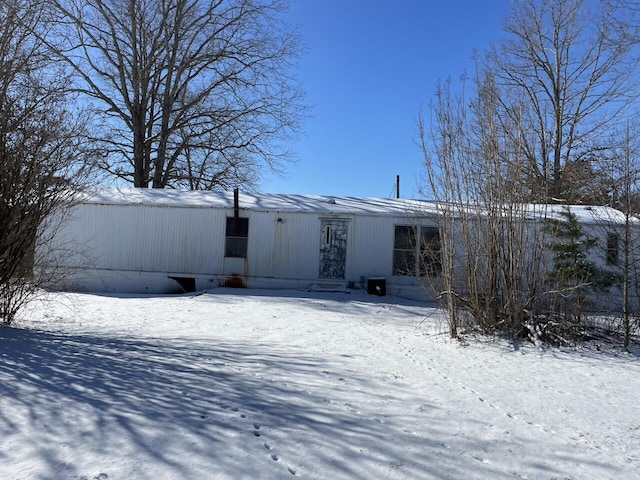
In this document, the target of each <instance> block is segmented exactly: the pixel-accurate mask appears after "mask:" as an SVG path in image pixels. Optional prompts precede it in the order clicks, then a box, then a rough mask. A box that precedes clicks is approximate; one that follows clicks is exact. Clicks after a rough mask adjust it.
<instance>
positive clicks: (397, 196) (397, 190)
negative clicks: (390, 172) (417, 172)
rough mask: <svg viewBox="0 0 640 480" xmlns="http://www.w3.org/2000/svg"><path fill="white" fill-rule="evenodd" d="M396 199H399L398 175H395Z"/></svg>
mask: <svg viewBox="0 0 640 480" xmlns="http://www.w3.org/2000/svg"><path fill="white" fill-rule="evenodd" d="M396 198H400V175H396Z"/></svg>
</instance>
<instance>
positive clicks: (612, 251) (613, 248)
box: [606, 233, 619, 265]
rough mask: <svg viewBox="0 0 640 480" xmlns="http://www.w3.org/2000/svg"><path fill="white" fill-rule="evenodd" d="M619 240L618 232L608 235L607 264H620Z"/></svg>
mask: <svg viewBox="0 0 640 480" xmlns="http://www.w3.org/2000/svg"><path fill="white" fill-rule="evenodd" d="M618 242H619V236H618V234H617V233H610V234H609V235H607V252H606V254H607V265H617V264H618Z"/></svg>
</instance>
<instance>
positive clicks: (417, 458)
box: [0, 289, 640, 480]
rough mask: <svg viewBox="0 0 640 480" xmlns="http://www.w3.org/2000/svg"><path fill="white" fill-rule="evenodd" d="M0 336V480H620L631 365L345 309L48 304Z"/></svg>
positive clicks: (235, 298) (361, 302) (374, 303)
mask: <svg viewBox="0 0 640 480" xmlns="http://www.w3.org/2000/svg"><path fill="white" fill-rule="evenodd" d="M18 327H19V328H3V329H0V336H1V337H2V338H1V339H0V478H2V479H25V480H27V479H28V480H31V479H42V480H45V479H46V480H59V479H78V480H80V479H83V480H93V479H97V480H124V479H127V480H129V479H134V480H135V479H154V480H155V479H176V480H177V479H267V480H268V479H286V478H296V477H299V478H307V479H441V478H451V479H472V478H478V479H480V478H482V479H503V478H529V479H568V478H571V479H576V480H577V479H581V480H582V479H607V478H611V479H636V478H639V475H640V474H639V473H638V472H640V359H639V358H638V356H634V355H630V354H624V353H620V352H617V351H608V352H595V351H591V350H588V349H581V350H548V349H540V348H537V347H534V346H530V345H522V346H520V347H517V348H516V347H514V346H513V345H510V344H509V343H507V342H504V341H498V340H495V341H493V340H492V341H487V340H483V341H477V342H469V343H468V344H460V343H458V342H454V341H452V340H449V339H448V338H447V336H446V335H444V334H442V333H441V332H442V331H444V330H445V327H444V325H443V324H442V320H441V318H440V317H439V314H438V312H436V311H435V310H433V309H429V308H428V307H426V306H425V305H421V304H418V303H412V302H408V301H403V300H399V299H396V298H392V297H385V298H381V299H378V298H376V297H371V296H367V295H365V294H363V293H351V294H345V293H309V292H297V291H285V292H266V291H257V290H227V289H217V290H213V291H211V292H209V293H205V294H202V295H194V296H175V297H168V296H167V297H137V298H124V297H109V296H97V295H60V294H58V295H52V296H51V298H49V300H48V301H46V302H38V303H37V304H35V305H34V306H33V307H32V308H31V310H30V312H25V317H24V318H23V319H22V320H21V321H20V322H19V324H18Z"/></svg>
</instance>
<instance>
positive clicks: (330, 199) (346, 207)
mask: <svg viewBox="0 0 640 480" xmlns="http://www.w3.org/2000/svg"><path fill="white" fill-rule="evenodd" d="M83 203H91V204H101V205H150V206H151V205H155V206H166V207H200V208H203V207H205V208H206V207H208V208H233V192H219V191H202V190H198V191H189V190H161V189H145V188H118V189H116V188H108V189H101V190H97V191H95V192H92V193H91V194H90V195H89V196H88V197H87V198H86V199H85V200H83ZM239 206H240V209H241V210H252V211H275V212H316V213H326V214H339V213H343V214H346V213H362V214H377V215H383V214H387V215H407V214H408V213H412V212H413V213H420V214H423V215H424V214H426V213H428V212H429V211H431V212H435V207H434V204H433V203H432V202H423V201H420V200H407V199H388V198H372V197H342V196H324V195H293V194H272V193H249V192H240V194H239Z"/></svg>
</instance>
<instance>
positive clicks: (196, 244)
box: [46, 188, 624, 303]
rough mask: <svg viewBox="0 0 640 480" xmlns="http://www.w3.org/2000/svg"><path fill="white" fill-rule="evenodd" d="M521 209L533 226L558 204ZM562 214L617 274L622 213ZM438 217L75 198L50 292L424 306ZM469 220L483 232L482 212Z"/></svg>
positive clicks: (417, 207)
mask: <svg viewBox="0 0 640 480" xmlns="http://www.w3.org/2000/svg"><path fill="white" fill-rule="evenodd" d="M524 208H525V212H526V215H525V218H526V219H527V220H526V223H527V224H531V225H532V226H533V229H534V230H536V229H539V226H540V225H541V223H542V221H543V219H544V218H549V217H554V216H555V217H556V218H558V213H559V212H560V211H562V209H564V208H566V207H562V206H559V205H529V206H524ZM569 208H570V209H571V211H572V212H573V213H574V214H575V215H576V216H577V217H578V218H579V220H580V222H581V223H582V224H583V225H584V227H585V230H586V231H588V232H589V234H590V235H592V236H594V237H598V239H599V240H598V244H599V246H598V248H597V249H596V251H595V252H594V253H593V254H592V256H593V260H594V261H595V262H596V263H598V264H600V265H603V266H607V267H608V268H609V267H610V268H616V265H617V264H619V263H620V260H619V258H620V254H619V249H620V245H621V241H620V239H622V238H623V235H622V233H623V231H624V229H623V225H624V216H623V215H622V214H621V213H620V212H618V211H616V210H613V209H610V208H607V207H588V206H572V207H569ZM442 212H443V209H442V208H436V205H435V204H434V203H432V202H426V201H418V200H407V199H385V198H358V197H329V196H318V195H284V194H283V195H276V194H258V193H246V192H240V193H238V192H237V191H236V192H234V193H231V192H208V191H207V192H205V191H178V190H157V189H133V188H129V189H105V190H99V191H98V192H96V193H93V194H91V195H86V196H85V197H83V198H82V199H81V201H80V202H79V203H78V205H77V206H75V207H74V208H73V209H72V211H71V212H70V215H69V218H68V219H67V220H66V221H65V222H64V223H63V224H62V225H61V226H60V227H59V228H58V230H57V231H56V232H55V236H54V238H53V241H52V242H51V244H50V245H47V246H46V248H47V249H50V251H52V252H55V256H54V257H53V258H54V259H55V263H56V264H57V265H56V267H62V270H63V272H64V276H62V277H60V278H61V279H62V280H60V281H58V282H57V284H56V285H55V287H57V288H63V289H71V290H79V291H97V292H118V293H175V292H183V291H196V290H206V289H210V288H215V287H217V286H247V287H252V288H309V287H312V286H319V287H321V288H336V287H347V286H349V287H355V288H366V289H367V290H369V291H372V293H376V292H377V293H379V294H384V293H386V292H387V293H390V294H393V295H397V296H402V297H407V298H421V299H424V298H431V299H433V298H434V295H433V294H432V293H430V292H431V289H430V288H429V287H430V285H431V283H432V282H430V281H429V280H430V279H431V280H433V278H434V277H437V276H438V273H439V271H440V269H441V263H440V262H441V258H440V255H439V251H438V250H439V245H440V240H441V237H442V235H441V234H442V232H440V231H439V229H438V225H441V224H442V222H439V219H440V217H439V215H441V214H442ZM473 217H474V218H475V220H474V222H477V227H478V228H479V229H482V228H483V217H484V214H483V212H482V211H477V212H476V213H475V214H474V215H473ZM455 222H456V221H455V220H454V223H455ZM456 228H458V227H454V233H453V235H454V237H455V235H456V234H455V229H456ZM478 231H480V230H478ZM455 241H459V240H457V239H456V238H454V243H455ZM433 247H435V248H433ZM454 250H456V251H458V247H457V246H456V245H454ZM434 251H438V252H437V253H438V254H437V255H433V254H432V253H433V252H434ZM478 254H482V252H479V253H478ZM461 256H463V255H461ZM50 258H51V257H50ZM550 259H551V256H550V255H546V258H541V262H543V263H545V265H542V266H541V268H543V269H545V268H550V267H549V265H550ZM599 303H602V302H600V301H599ZM604 303H610V301H609V299H608V298H605V299H604Z"/></svg>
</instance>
